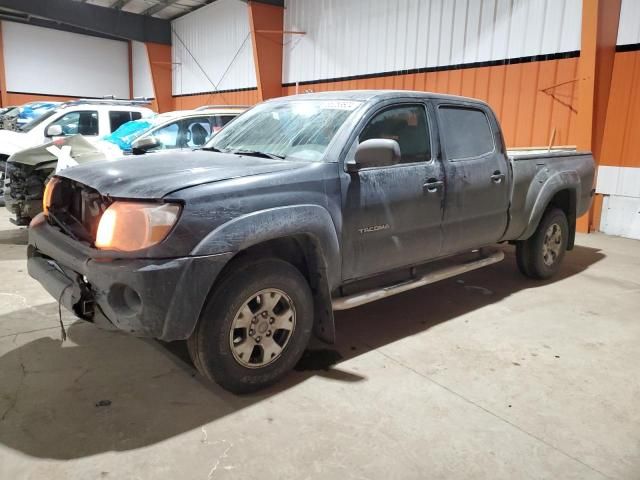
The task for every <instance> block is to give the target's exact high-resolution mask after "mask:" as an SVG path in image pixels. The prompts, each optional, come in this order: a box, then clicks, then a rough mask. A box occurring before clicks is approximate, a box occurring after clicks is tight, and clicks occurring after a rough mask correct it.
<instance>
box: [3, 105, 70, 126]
mask: <svg viewBox="0 0 640 480" xmlns="http://www.w3.org/2000/svg"><path fill="white" fill-rule="evenodd" d="M60 103H61V102H29V103H25V104H24V105H20V106H19V107H14V108H12V109H10V110H8V111H6V112H2V114H1V116H0V128H2V129H4V130H15V131H18V130H20V129H21V128H22V127H23V126H25V125H26V124H28V123H30V122H32V121H34V120H37V119H38V118H40V117H41V116H42V115H44V114H45V113H47V112H48V111H49V110H52V109H53V108H55V107H57V106H58V105H60Z"/></svg>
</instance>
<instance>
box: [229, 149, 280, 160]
mask: <svg viewBox="0 0 640 480" xmlns="http://www.w3.org/2000/svg"><path fill="white" fill-rule="evenodd" d="M229 153H233V154H234V155H250V156H253V157H262V158H271V159H272V160H284V159H285V158H286V155H276V154H275V153H267V152H259V151H258V150H231V151H230V152H229Z"/></svg>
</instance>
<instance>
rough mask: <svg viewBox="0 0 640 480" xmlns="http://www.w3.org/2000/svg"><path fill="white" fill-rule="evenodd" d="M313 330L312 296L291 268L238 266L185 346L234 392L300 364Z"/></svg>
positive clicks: (274, 263)
mask: <svg viewBox="0 0 640 480" xmlns="http://www.w3.org/2000/svg"><path fill="white" fill-rule="evenodd" d="M312 330H313V297H312V294H311V290H310V288H309V285H308V283H307V280H306V279H305V278H304V276H303V275H302V274H301V273H300V272H299V271H298V270H297V269H296V268H295V267H294V266H293V265H291V264H289V263H287V262H284V261H282V260H277V259H267V260H261V261H258V262H253V263H251V264H245V265H242V264H241V265H239V266H238V268H237V269H235V270H233V271H231V272H230V273H229V274H228V275H226V276H225V277H224V278H223V279H222V281H221V282H220V284H219V285H217V286H216V287H215V288H214V290H212V292H211V293H210V294H209V298H208V299H207V302H206V304H205V307H204V308H203V310H202V313H201V315H200V319H199V321H198V325H197V326H196V329H195V331H194V333H193V334H192V336H191V337H190V338H189V339H188V341H187V345H188V348H189V354H190V355H191V358H192V360H193V363H194V365H195V367H196V368H197V369H198V371H200V373H202V374H203V375H204V376H206V377H207V378H209V379H210V380H213V381H215V382H216V383H218V384H219V385H221V386H222V387H223V388H225V389H227V390H229V391H231V392H233V393H249V392H253V391H256V390H259V389H261V388H264V387H266V386H268V385H271V384H273V383H275V382H276V381H278V380H279V379H280V378H282V377H283V376H285V375H286V374H287V372H289V370H291V369H292V368H293V367H294V366H295V364H296V363H297V362H298V360H299V359H300V357H301V356H302V354H303V353H304V350H305V348H306V346H307V344H308V343H309V339H310V337H311V332H312Z"/></svg>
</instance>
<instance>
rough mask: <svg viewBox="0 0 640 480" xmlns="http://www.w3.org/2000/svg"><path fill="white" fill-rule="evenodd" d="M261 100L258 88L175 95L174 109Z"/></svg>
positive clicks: (246, 103)
mask: <svg viewBox="0 0 640 480" xmlns="http://www.w3.org/2000/svg"><path fill="white" fill-rule="evenodd" d="M258 102H259V99H258V89H254V90H242V91H239V92H224V93H205V94H202V95H182V96H176V97H173V108H174V110H189V109H191V108H197V107H201V106H202V105H254V104H256V103H258Z"/></svg>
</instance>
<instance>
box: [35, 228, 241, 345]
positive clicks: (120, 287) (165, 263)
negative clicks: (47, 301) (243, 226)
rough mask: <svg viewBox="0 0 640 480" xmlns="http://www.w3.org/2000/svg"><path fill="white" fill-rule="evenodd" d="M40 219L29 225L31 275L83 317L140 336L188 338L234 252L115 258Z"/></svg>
mask: <svg viewBox="0 0 640 480" xmlns="http://www.w3.org/2000/svg"><path fill="white" fill-rule="evenodd" d="M40 218H41V217H38V219H40ZM34 223H35V224H34V225H32V226H31V228H29V247H28V260H27V267H28V271H29V275H31V276H32V277H33V278H35V279H36V280H38V281H39V282H40V283H41V284H42V286H43V287H44V288H45V289H46V290H47V291H48V292H49V293H50V294H51V295H52V296H53V297H54V298H55V299H56V300H57V301H59V302H60V303H61V304H62V305H63V306H64V307H65V308H67V309H68V310H70V311H71V312H73V313H74V314H76V315H77V316H78V317H79V318H82V319H84V320H87V321H91V322H93V323H95V324H96V325H97V326H99V327H101V328H106V329H113V328H117V329H119V330H123V331H125V332H127V333H130V334H133V335H136V336H142V337H152V338H158V339H161V340H165V341H172V340H182V339H185V338H188V337H189V336H190V335H191V332H192V331H193V329H194V328H195V325H196V322H197V320H198V317H199V315H200V311H201V310H202V307H203V305H204V302H205V300H206V297H207V295H208V293H209V290H210V289H211V286H212V285H213V282H214V280H215V278H216V276H217V275H218V273H220V271H221V270H222V268H223V266H224V265H225V264H226V262H227V261H228V260H229V258H230V257H231V254H230V253H229V254H220V255H206V256H196V257H182V258H172V259H143V258H110V257H108V256H106V254H105V252H99V251H96V250H95V249H92V248H89V247H88V246H85V245H83V244H80V243H79V242H77V241H75V240H73V239H71V238H70V237H68V236H66V235H65V234H63V233H62V232H60V231H58V230H57V229H56V228H55V227H53V226H51V225H49V224H48V223H47V222H46V221H40V222H38V221H36V222H34Z"/></svg>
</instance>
